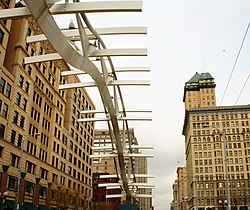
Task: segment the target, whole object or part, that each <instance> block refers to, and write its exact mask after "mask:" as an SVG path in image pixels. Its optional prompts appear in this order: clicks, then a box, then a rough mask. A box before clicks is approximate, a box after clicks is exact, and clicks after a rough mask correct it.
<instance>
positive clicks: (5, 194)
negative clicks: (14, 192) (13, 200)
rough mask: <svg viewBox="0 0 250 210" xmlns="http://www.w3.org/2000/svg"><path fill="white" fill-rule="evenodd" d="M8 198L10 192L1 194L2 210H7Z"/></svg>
mask: <svg viewBox="0 0 250 210" xmlns="http://www.w3.org/2000/svg"><path fill="white" fill-rule="evenodd" d="M7 196H8V192H7V191H5V192H4V193H3V194H2V193H1V192H0V207H1V208H0V209H5V207H6V197H7Z"/></svg>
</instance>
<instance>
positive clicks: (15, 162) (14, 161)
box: [10, 154, 20, 168]
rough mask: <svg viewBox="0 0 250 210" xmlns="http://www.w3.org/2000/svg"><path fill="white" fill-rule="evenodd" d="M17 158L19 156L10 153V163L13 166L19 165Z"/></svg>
mask: <svg viewBox="0 0 250 210" xmlns="http://www.w3.org/2000/svg"><path fill="white" fill-rule="evenodd" d="M19 159H20V157H18V156H17V155H15V154H11V162H10V165H11V166H13V167H16V168H18V167H19Z"/></svg>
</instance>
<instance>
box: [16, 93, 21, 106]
mask: <svg viewBox="0 0 250 210" xmlns="http://www.w3.org/2000/svg"><path fill="white" fill-rule="evenodd" d="M20 102H21V94H20V93H17V94H16V104H17V105H20Z"/></svg>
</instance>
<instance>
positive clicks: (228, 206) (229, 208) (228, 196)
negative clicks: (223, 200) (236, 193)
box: [222, 131, 231, 210]
mask: <svg viewBox="0 0 250 210" xmlns="http://www.w3.org/2000/svg"><path fill="white" fill-rule="evenodd" d="M222 133H223V141H224V158H225V166H226V185H227V186H226V187H227V208H228V210H231V202H230V197H231V196H230V187H229V177H228V158H227V145H226V134H225V131H222Z"/></svg>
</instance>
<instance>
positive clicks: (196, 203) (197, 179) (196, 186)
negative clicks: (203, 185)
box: [196, 176, 199, 210]
mask: <svg viewBox="0 0 250 210" xmlns="http://www.w3.org/2000/svg"><path fill="white" fill-rule="evenodd" d="M198 199H199V197H198V177H197V176H196V210H198Z"/></svg>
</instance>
